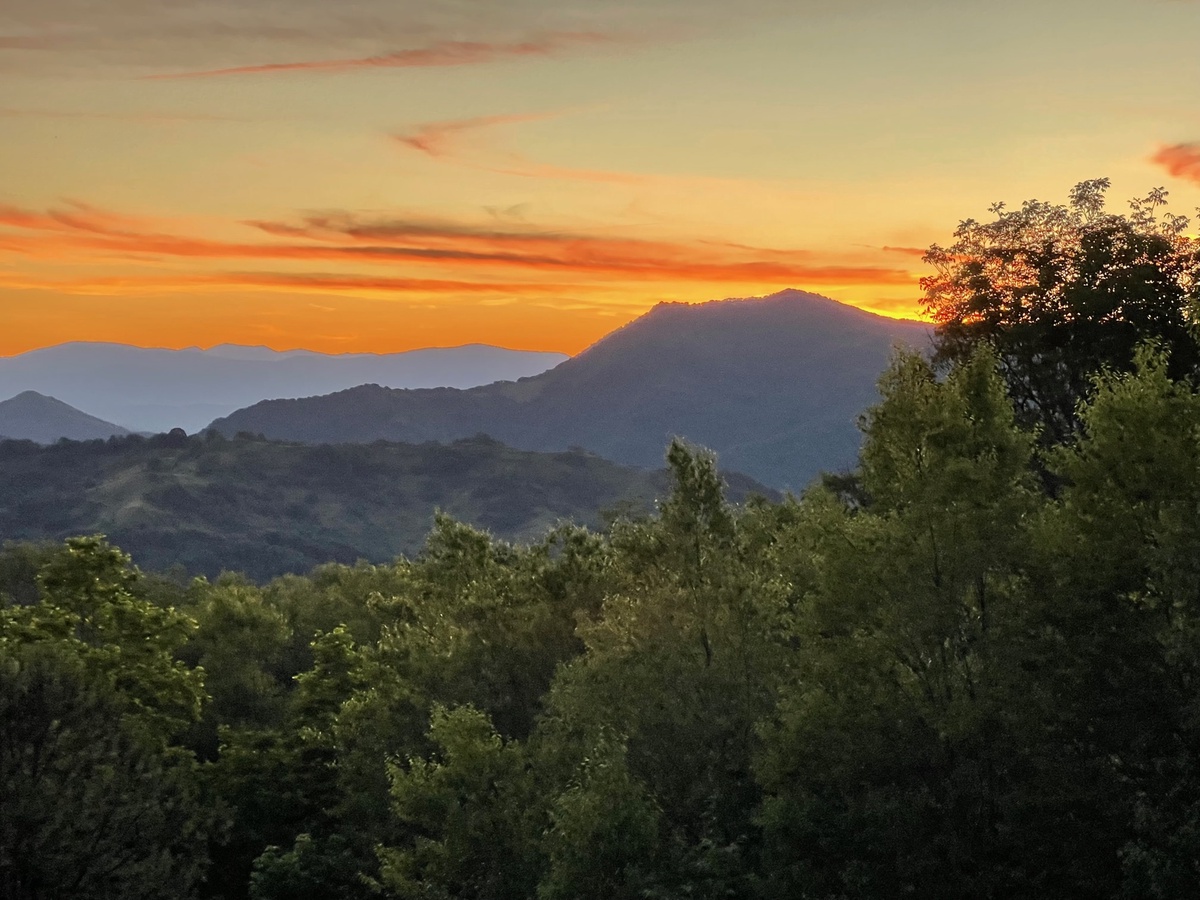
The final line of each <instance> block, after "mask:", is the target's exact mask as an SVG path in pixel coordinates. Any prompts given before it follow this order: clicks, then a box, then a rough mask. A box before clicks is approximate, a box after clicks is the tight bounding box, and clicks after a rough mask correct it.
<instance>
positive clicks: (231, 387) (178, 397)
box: [0, 342, 566, 432]
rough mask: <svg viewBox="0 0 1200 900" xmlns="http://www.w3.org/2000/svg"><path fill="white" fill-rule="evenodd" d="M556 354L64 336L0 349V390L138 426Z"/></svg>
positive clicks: (461, 381)
mask: <svg viewBox="0 0 1200 900" xmlns="http://www.w3.org/2000/svg"><path fill="white" fill-rule="evenodd" d="M565 358H566V357H565V356H564V355H563V354H561V353H534V352H527V351H519V350H505V349H503V348H500V347H491V346H486V345H483V344H472V345H468V346H465V347H452V348H446V349H430V350H413V351H410V352H407V353H390V354H374V353H348V354H337V355H331V354H325V353H316V352H313V351H311V350H290V351H285V352H278V351H275V350H270V349H268V348H266V347H242V346H238V345H234V344H221V345H219V346H216V347H213V348H211V349H209V350H200V349H198V348H195V347H192V348H189V349H187V350H162V349H146V348H142V347H130V346H127V345H124V344H106V343H84V342H79V343H70V344H60V345H58V346H56V347H47V348H45V349H43V350H33V351H30V352H29V353H22V354H20V355H19V356H12V357H7V358H0V396H6V395H8V394H15V393H17V392H19V391H24V390H34V391H38V392H40V393H43V394H51V395H53V396H55V397H59V398H61V399H62V400H64V401H65V402H67V403H70V404H72V405H74V406H77V407H80V408H82V409H88V410H91V411H92V412H94V413H96V414H97V415H100V416H102V417H105V418H108V419H112V420H113V421H117V422H123V423H125V424H126V425H128V426H129V427H130V428H132V429H134V430H138V431H151V432H158V431H169V430H170V429H172V428H183V429H184V430H185V431H197V430H199V429H200V428H202V427H203V426H204V425H206V424H207V423H208V422H211V421H212V420H213V419H214V418H216V417H217V416H222V415H226V414H228V413H230V412H232V411H233V410H236V409H239V408H240V407H244V406H248V405H250V404H252V403H257V402H258V401H260V400H265V399H268V398H270V399H274V398H278V397H306V396H311V395H313V394H328V393H330V392H332V391H339V390H343V389H345V388H349V387H353V386H354V385H358V384H367V383H376V384H384V385H388V386H391V387H399V388H405V387H407V388H423V387H440V386H451V387H459V388H468V387H473V386H476V385H481V384H489V383H491V382H494V381H502V380H512V379H516V378H522V377H525V376H528V375H535V374H537V373H539V372H544V371H545V370H546V369H549V368H550V367H551V366H554V365H557V364H558V363H560V362H562V361H563V360H564V359H565Z"/></svg>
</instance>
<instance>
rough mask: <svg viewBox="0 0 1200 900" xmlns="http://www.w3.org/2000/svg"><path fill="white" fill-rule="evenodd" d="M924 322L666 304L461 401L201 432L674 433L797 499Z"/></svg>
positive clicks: (362, 397) (360, 389) (630, 439)
mask: <svg viewBox="0 0 1200 900" xmlns="http://www.w3.org/2000/svg"><path fill="white" fill-rule="evenodd" d="M929 333H930V332H929V326H927V325H925V324H924V323H920V322H914V321H911V320H898V319H888V318H886V317H883V316H877V315H875V314H873V313H869V312H866V311H864V310H859V309H856V308H854V307H848V306H845V305H843V304H840V303H838V302H837V301H834V300H831V299H829V298H827V297H822V296H820V295H816V294H809V293H806V292H803V291H795V290H790V291H781V292H779V293H777V294H772V295H770V296H768V297H760V298H731V299H729V300H721V301H713V302H710V303H705V304H695V305H692V304H682V303H661V304H658V305H656V306H655V307H653V308H652V309H651V310H650V311H649V312H647V313H646V314H645V315H643V316H641V317H639V318H638V319H636V320H634V321H633V322H630V323H628V324H626V325H624V326H622V327H620V328H618V329H616V330H615V331H613V332H612V333H611V334H609V335H607V336H606V337H604V338H603V339H601V340H600V341H597V342H596V343H594V344H592V345H591V346H590V347H588V348H587V349H585V350H584V351H582V352H581V353H579V354H578V355H576V356H574V357H572V358H570V359H568V360H564V361H563V362H561V363H559V365H557V366H555V367H554V368H553V369H550V370H548V371H547V372H543V373H540V374H538V375H534V376H531V377H527V378H523V379H520V380H517V381H512V382H505V383H493V384H489V385H482V386H480V387H476V388H471V389H468V390H455V389H449V388H438V389H423V390H394V389H388V388H383V387H380V386H372V385H360V386H357V387H355V388H351V389H349V390H346V391H340V392H337V393H334V394H329V395H324V396H321V397H310V398H302V399H292V400H286V401H284V400H272V401H263V402H260V403H258V404H255V405H253V406H250V407H247V408H245V409H242V410H239V411H237V412H236V413H233V414H232V415H230V416H227V417H223V418H221V419H217V420H214V422H213V423H212V424H211V426H210V427H212V428H214V429H216V430H218V431H221V432H222V433H225V434H233V433H236V432H238V431H249V432H252V433H262V434H264V435H267V436H269V437H273V438H279V439H286V440H298V441H309V442H316V443H322V442H369V441H371V440H376V439H387V440H403V441H416V442H420V441H425V440H443V441H444V440H454V439H457V438H460V437H465V436H469V435H472V434H476V433H481V432H482V433H486V434H489V435H491V436H492V437H494V438H496V439H497V440H500V441H503V442H504V443H506V444H509V445H511V446H514V447H519V448H522V449H529V450H546V451H553V450H561V449H564V448H566V447H568V446H572V445H576V446H582V447H586V448H587V449H589V450H591V451H593V452H595V453H598V454H599V455H601V456H604V457H606V458H608V459H612V460H614V461H616V462H620V463H624V464H629V465H638V466H643V467H646V466H653V465H655V464H656V463H657V462H658V461H659V460H660V459H661V454H662V448H663V447H664V446H666V444H667V443H668V442H669V441H670V440H671V438H672V437H675V436H681V437H684V438H686V439H687V440H689V441H692V442H694V443H697V444H701V445H703V446H706V447H709V448H711V449H713V450H715V451H717V452H718V454H719V455H720V457H721V462H722V465H724V466H727V467H729V468H731V469H734V470H737V471H744V472H746V473H747V474H748V475H750V476H751V477H754V478H758V479H759V480H760V481H763V482H764V483H766V484H768V485H771V486H772V487H775V488H786V489H797V490H798V489H800V488H802V487H804V486H805V485H806V484H807V482H808V481H809V480H811V478H812V477H814V476H815V475H816V474H817V473H818V472H819V471H821V470H823V469H832V468H840V467H844V466H849V465H852V464H853V462H854V457H855V453H856V451H857V448H858V443H859V434H858V431H857V425H856V423H857V418H858V415H859V414H860V413H861V412H862V410H863V409H864V408H865V407H866V406H867V405H869V404H870V403H871V402H873V400H874V398H875V397H876V388H875V384H876V380H877V378H878V376H879V374H880V373H881V372H882V370H883V369H884V367H885V366H886V364H887V361H888V357H889V355H890V353H891V350H892V347H893V346H894V345H895V344H896V343H901V344H904V343H907V344H910V345H912V344H921V343H924V342H927V341H928V336H929Z"/></svg>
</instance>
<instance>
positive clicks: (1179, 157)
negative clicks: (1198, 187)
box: [1150, 142, 1200, 184]
mask: <svg viewBox="0 0 1200 900" xmlns="http://www.w3.org/2000/svg"><path fill="white" fill-rule="evenodd" d="M1150 161H1151V162H1153V163H1157V164H1158V165H1160V166H1162V167H1163V168H1164V169H1166V170H1167V172H1168V173H1169V174H1170V175H1172V176H1173V177H1175V178H1182V179H1184V180H1185V181H1191V182H1193V183H1195V184H1200V142H1193V143H1188V144H1171V145H1170V146H1164V147H1160V148H1159V149H1158V152H1157V153H1155V154H1154V155H1153V156H1152V157H1150Z"/></svg>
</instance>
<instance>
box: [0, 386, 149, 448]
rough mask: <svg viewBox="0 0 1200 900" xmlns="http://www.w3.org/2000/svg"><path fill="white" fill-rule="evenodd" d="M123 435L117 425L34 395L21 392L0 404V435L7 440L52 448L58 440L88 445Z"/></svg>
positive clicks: (125, 432)
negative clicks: (90, 442)
mask: <svg viewBox="0 0 1200 900" xmlns="http://www.w3.org/2000/svg"><path fill="white" fill-rule="evenodd" d="M125 434H129V430H128V429H126V428H122V427H121V426H120V425H114V424H113V423H112V422H105V421H104V420H103V419H97V418H96V417H95V416H90V415H88V414H87V413H85V412H81V411H80V410H78V409H76V408H75V407H73V406H69V405H68V404H66V403H63V402H62V401H61V400H56V399H55V398H54V397H46V396H44V395H42V394H39V393H38V392H37V391H24V392H22V393H20V394H17V396H15V397H12V398H10V399H8V400H5V401H3V402H0V435H4V437H5V438H8V439H10V440H21V441H34V442H36V443H39V444H52V443H54V442H55V441H57V440H58V439H59V438H69V439H71V440H73V441H89V440H94V439H96V438H108V437H113V436H114V435H125Z"/></svg>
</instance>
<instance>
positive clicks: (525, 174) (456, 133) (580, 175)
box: [392, 113, 677, 185]
mask: <svg viewBox="0 0 1200 900" xmlns="http://www.w3.org/2000/svg"><path fill="white" fill-rule="evenodd" d="M558 115H561V113H515V114H501V115H492V116H477V117H475V118H470V119H449V120H446V121H440V122H425V123H422V124H420V125H418V126H416V127H415V128H414V129H412V130H410V131H407V132H399V133H397V134H394V135H392V137H393V138H394V139H395V141H396V142H397V143H399V144H400V145H401V146H403V147H406V148H408V149H411V150H416V151H418V152H420V153H423V154H425V155H426V156H429V157H431V158H433V159H440V160H448V161H453V162H454V163H456V164H457V165H461V166H466V167H468V168H471V169H476V170H478V171H482V172H493V173H495V174H498V175H513V176H516V177H519V178H546V179H554V180H559V181H588V182H594V183H599V184H626V185H640V184H647V183H650V182H653V181H663V180H677V179H669V178H665V177H664V176H653V175H643V174H640V173H636V172H617V171H612V170H608V169H588V168H580V167H576V166H558V165H553V164H550V163H542V162H537V161H535V160H532V159H529V158H528V157H525V156H522V155H520V154H518V153H512V152H508V151H496V150H494V149H490V150H489V151H488V152H485V153H478V152H475V153H472V150H473V149H475V150H478V148H472V147H469V146H464V143H463V138H464V137H467V136H469V135H470V134H472V133H473V132H479V131H483V130H485V129H488V128H494V127H497V126H502V125H513V124H519V123H522V122H537V121H542V120H545V119H551V118H554V117H556V116H558Z"/></svg>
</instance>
